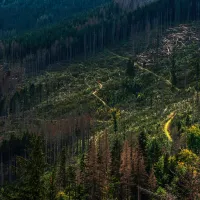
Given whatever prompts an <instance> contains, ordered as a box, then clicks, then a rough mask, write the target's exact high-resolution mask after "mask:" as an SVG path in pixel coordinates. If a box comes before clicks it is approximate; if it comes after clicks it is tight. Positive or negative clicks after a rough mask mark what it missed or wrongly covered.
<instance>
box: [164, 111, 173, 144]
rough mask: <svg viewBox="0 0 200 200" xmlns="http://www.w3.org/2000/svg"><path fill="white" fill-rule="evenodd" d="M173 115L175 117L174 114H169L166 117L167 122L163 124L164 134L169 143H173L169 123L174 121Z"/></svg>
mask: <svg viewBox="0 0 200 200" xmlns="http://www.w3.org/2000/svg"><path fill="white" fill-rule="evenodd" d="M175 115H176V113H175V112H171V113H170V115H169V116H168V120H167V122H166V123H165V124H164V133H165V135H166V136H167V138H168V140H169V141H170V142H172V141H173V140H172V137H171V134H170V125H171V122H172V120H173V119H174V117H175Z"/></svg>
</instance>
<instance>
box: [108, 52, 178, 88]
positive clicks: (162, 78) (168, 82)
mask: <svg viewBox="0 0 200 200" xmlns="http://www.w3.org/2000/svg"><path fill="white" fill-rule="evenodd" d="M108 52H109V53H111V54H112V55H115V56H117V57H118V58H122V59H124V60H129V59H130V58H128V57H124V56H121V55H118V54H116V53H114V52H112V51H109V50H108ZM135 66H137V67H138V68H139V69H140V70H142V71H146V72H148V73H150V74H152V75H154V76H155V77H157V78H158V79H160V80H162V81H164V82H165V83H166V84H167V85H168V86H171V87H172V86H173V84H172V83H171V82H170V81H169V80H168V79H166V78H164V77H162V76H159V75H158V74H156V73H154V72H153V71H151V70H149V69H147V68H144V67H142V66H140V65H139V64H138V63H135ZM173 87H174V88H175V89H176V90H177V91H179V90H180V89H179V88H177V87H175V86H173Z"/></svg>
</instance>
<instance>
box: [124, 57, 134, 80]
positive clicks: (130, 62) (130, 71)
mask: <svg viewBox="0 0 200 200" xmlns="http://www.w3.org/2000/svg"><path fill="white" fill-rule="evenodd" d="M134 65H135V63H134V61H133V60H131V59H129V60H128V63H127V68H126V74H127V75H128V76H129V77H132V78H134V77H135V66H134Z"/></svg>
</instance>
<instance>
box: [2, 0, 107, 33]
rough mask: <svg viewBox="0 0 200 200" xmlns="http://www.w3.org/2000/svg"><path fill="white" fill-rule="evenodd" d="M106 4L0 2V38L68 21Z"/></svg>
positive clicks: (81, 0)
mask: <svg viewBox="0 0 200 200" xmlns="http://www.w3.org/2000/svg"><path fill="white" fill-rule="evenodd" d="M106 2H107V0H95V1H92V0H65V1H62V0H48V1H45V0H1V1H0V31H1V32H0V37H1V36H7V35H9V34H14V33H17V32H22V31H25V30H28V29H34V28H40V27H43V26H47V25H50V24H54V23H56V22H60V21H61V20H64V19H65V20H66V19H70V18H71V17H72V16H73V15H76V14H77V13H81V12H84V11H88V10H90V9H92V8H95V7H96V6H99V5H101V4H104V3H106ZM6 34H7V35H6Z"/></svg>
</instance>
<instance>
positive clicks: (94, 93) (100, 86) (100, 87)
mask: <svg viewBox="0 0 200 200" xmlns="http://www.w3.org/2000/svg"><path fill="white" fill-rule="evenodd" d="M98 84H99V89H96V90H95V91H94V92H93V93H92V94H93V95H94V96H95V97H96V98H97V99H98V100H99V101H101V102H102V103H103V105H104V106H106V107H107V108H110V107H109V106H108V105H107V103H106V102H105V101H104V100H103V99H101V98H100V97H99V96H98V95H97V92H98V91H99V90H101V89H102V88H103V85H102V84H101V83H100V82H98Z"/></svg>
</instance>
